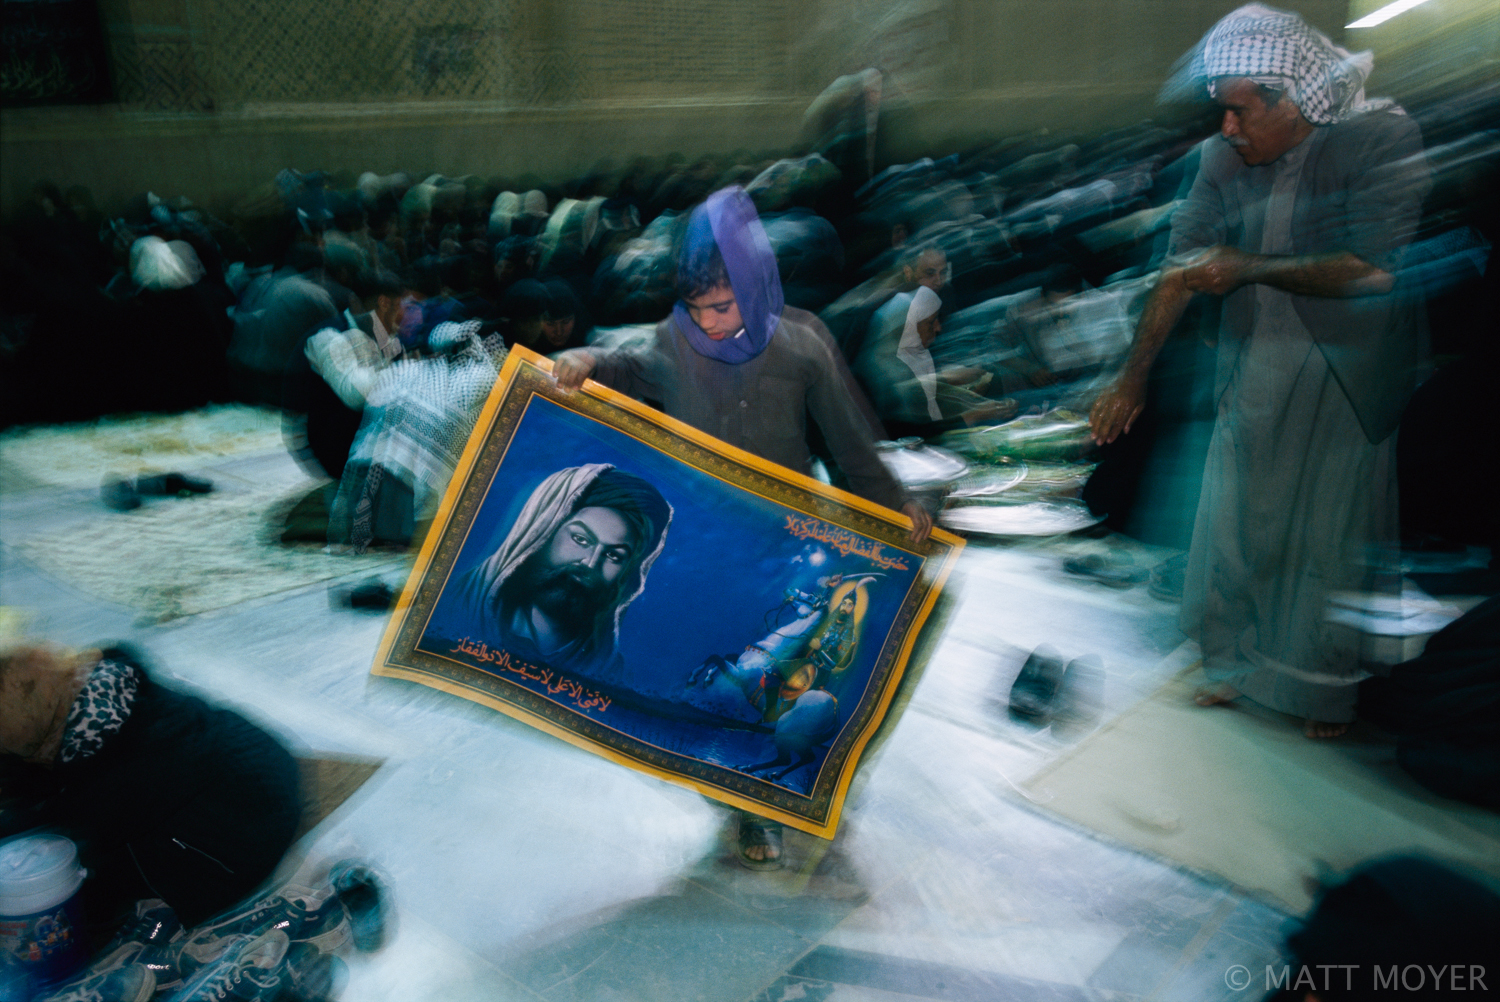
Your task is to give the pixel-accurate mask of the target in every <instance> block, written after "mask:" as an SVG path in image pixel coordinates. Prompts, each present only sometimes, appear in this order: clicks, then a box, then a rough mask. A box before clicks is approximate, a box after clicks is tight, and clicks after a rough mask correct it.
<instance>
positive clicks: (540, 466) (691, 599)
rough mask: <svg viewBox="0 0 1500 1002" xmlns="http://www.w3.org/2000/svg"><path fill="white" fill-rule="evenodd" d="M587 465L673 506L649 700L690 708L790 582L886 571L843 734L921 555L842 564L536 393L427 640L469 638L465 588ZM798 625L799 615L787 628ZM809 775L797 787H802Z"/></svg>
mask: <svg viewBox="0 0 1500 1002" xmlns="http://www.w3.org/2000/svg"><path fill="white" fill-rule="evenodd" d="M585 463H611V464H613V465H614V466H616V467H618V468H619V469H621V470H624V471H626V472H629V473H634V474H636V475H637V476H640V477H642V478H644V479H646V480H647V481H649V482H650V483H652V484H654V485H655V486H656V487H657V489H658V490H660V491H661V493H662V495H663V496H664V497H665V498H666V500H667V502H668V503H669V504H671V506H672V509H673V516H672V524H671V528H670V529H669V531H668V534H667V539H666V545H665V547H664V548H663V550H662V554H661V556H660V557H659V558H658V559H657V561H656V563H655V565H654V566H653V567H652V568H651V571H650V574H649V576H648V577H647V580H646V587H645V590H644V592H642V594H641V596H640V597H639V598H637V599H636V600H635V601H634V602H633V603H632V604H631V605H630V606H629V608H628V609H627V611H626V613H625V615H624V617H623V619H622V621H621V625H620V651H621V653H622V655H623V656H624V659H625V665H626V674H625V680H624V681H625V684H626V686H628V687H629V688H630V689H633V690H635V691H636V692H639V693H642V694H644V695H647V696H661V697H664V698H667V699H677V700H680V699H682V698H683V697H684V693H685V692H686V688H685V687H686V682H687V678H688V675H689V674H690V673H691V672H692V671H693V669H695V668H697V667H698V666H699V665H701V664H702V663H703V661H704V659H705V658H706V657H708V656H709V655H712V654H718V655H722V656H726V657H730V658H732V657H735V656H737V655H738V654H739V653H740V652H741V651H743V650H744V648H745V647H746V645H748V644H752V643H755V642H757V641H759V640H760V639H761V638H763V637H764V636H765V635H766V634H767V633H768V632H769V629H770V626H774V625H776V621H771V623H770V626H768V619H767V616H768V614H774V611H775V610H777V609H778V607H780V606H781V605H782V602H783V596H784V592H785V590H786V589H787V588H789V587H795V588H800V589H803V590H805V591H815V590H816V581H817V579H818V578H820V577H823V576H825V575H828V574H832V573H835V572H843V573H844V574H846V575H849V574H858V573H865V572H876V573H879V574H880V575H881V577H880V579H879V580H878V581H877V582H876V583H875V584H874V585H873V586H872V587H871V589H870V593H869V594H870V605H869V609H868V611H867V614H866V618H865V622H864V631H863V635H862V639H861V643H860V647H859V652H858V655H857V657H856V658H855V660H854V662H853V664H852V665H851V666H850V668H849V669H848V670H847V671H846V672H844V673H843V674H842V675H841V677H840V679H839V685H838V692H837V693H836V694H838V695H840V706H839V723H840V726H842V725H843V724H844V723H845V722H846V721H847V720H848V717H849V714H850V713H851V712H852V711H853V709H854V707H855V706H856V705H857V703H858V701H859V698H860V695H862V694H863V692H864V690H865V688H866V684H867V682H868V678H869V673H870V670H871V668H872V667H873V665H874V663H875V659H876V657H877V656H878V655H879V652H880V648H881V646H882V644H883V643H884V641H885V638H886V635H887V633H888V632H889V629H890V624H891V622H892V620H893V619H894V618H895V616H896V614H897V612H898V611H899V610H900V607H901V603H902V600H903V599H904V598H905V596H906V593H907V591H908V590H909V589H910V587H911V585H912V583H913V581H914V579H915V577H916V574H917V572H918V570H919V569H920V566H921V558H920V557H918V556H915V555H913V554H910V553H906V552H904V551H897V550H891V549H890V548H888V547H887V548H885V550H884V552H885V553H886V555H888V556H892V557H899V558H901V560H902V562H904V563H905V564H906V565H907V569H906V570H904V571H903V570H899V569H886V568H877V567H875V566H874V565H873V564H872V562H871V561H870V560H869V559H868V558H865V557H860V556H854V555H850V556H841V555H840V554H839V553H838V552H837V551H836V550H834V549H832V548H831V547H829V546H827V545H825V544H821V543H817V542H813V541H809V540H802V539H798V538H796V537H795V536H794V535H793V534H792V533H790V532H788V531H787V529H786V520H787V516H788V515H789V514H790V515H796V516H798V517H804V516H802V513H800V512H797V511H796V510H795V509H792V508H787V507H785V506H783V505H780V504H777V503H775V502H773V501H769V500H767V499H765V498H761V497H759V496H757V495H754V494H751V493H750V492H748V491H744V490H741V489H740V488H737V487H733V486H731V485H729V484H726V483H724V482H723V481H721V480H719V479H717V478H715V477H713V476H711V475H709V474H707V473H704V472H701V471H699V470H696V469H694V468H692V467H690V466H688V465H686V464H684V463H682V462H680V461H678V460H676V459H674V458H672V457H671V456H668V455H666V454H664V453H662V452H659V451H658V450H656V449H655V448H652V447H651V446H649V445H646V444H645V443H643V442H640V441H637V440H636V439H633V438H631V437H630V436H628V435H626V434H624V433H623V432H620V431H618V430H616V429H614V428H611V427H609V426H606V425H603V424H600V423H599V422H596V421H594V420H592V419H590V418H588V417H585V416H583V415H581V414H577V413H575V412H573V411H570V410H567V409H566V408H564V407H561V406H559V405H557V404H555V403H553V402H551V401H549V400H546V399H544V398H542V397H536V396H534V397H532V398H531V400H530V402H529V404H528V406H527V410H526V413H525V414H524V416H523V417H522V419H521V421H520V422H519V424H518V426H517V428H516V431H515V435H514V437H513V439H512V442H511V445H510V447H509V449H508V450H507V452H506V454H505V456H504V458H503V459H502V461H501V463H500V467H499V469H498V471H497V473H496V475H495V480H494V483H493V485H492V487H491V488H490V491H489V493H488V495H487V497H486V499H485V501H484V503H483V504H482V505H481V508H480V511H479V512H478V514H477V515H476V516H475V518H474V521H473V523H472V526H471V528H470V531H469V535H468V538H467V539H466V541H465V543H464V545H463V547H462V548H461V550H460V553H459V555H458V558H457V561H456V563H455V564H454V567H453V572H452V574H451V575H450V577H449V579H448V586H447V588H445V590H444V593H443V595H442V596H441V597H440V598H439V599H438V601H437V603H436V605H435V607H434V610H433V615H432V618H431V620H430V621H429V625H428V629H427V631H426V633H427V634H429V635H432V636H434V637H448V638H453V639H458V638H457V637H456V636H455V633H456V630H455V628H454V627H452V626H450V625H449V624H453V623H457V622H460V621H461V619H460V617H459V616H458V613H457V610H458V608H459V602H458V601H457V597H458V588H457V587H456V585H457V583H458V582H459V581H460V580H461V579H462V577H463V575H464V574H465V573H466V572H468V571H469V570H470V569H471V568H473V567H474V566H476V565H477V564H479V563H481V562H482V561H483V560H484V559H485V558H487V557H488V556H489V555H490V554H491V553H492V552H494V550H495V548H496V547H497V546H498V545H499V544H500V542H501V541H502V540H503V539H504V538H505V535H506V533H507V532H509V530H510V527H511V525H512V524H513V523H514V521H515V519H516V517H517V515H518V514H519V512H520V510H521V508H522V506H523V505H524V504H525V503H526V500H527V498H528V497H529V496H530V495H531V492H532V491H533V490H534V489H535V488H536V486H537V485H538V484H540V483H541V482H542V481H543V480H544V479H545V478H546V477H548V476H549V475H551V474H552V473H555V472H556V471H557V470H559V469H562V468H564V467H570V466H578V465H582V464H585ZM794 618H795V613H794V612H793V611H792V610H791V609H790V608H787V609H785V610H783V611H782V612H781V616H780V620H779V623H780V624H781V625H785V624H786V623H788V622H790V621H791V620H792V619H794ZM476 639H480V638H476ZM615 716H616V717H618V714H616V715H615ZM615 723H616V725H617V726H618V724H619V723H620V721H618V720H616V721H615ZM642 727H645V730H647V731H653V732H654V731H655V730H656V728H655V727H654V726H651V725H650V722H649V721H638V722H637V725H636V726H628V727H624V728H623V729H624V730H626V731H627V732H629V733H633V734H635V736H637V737H640V738H642V739H643V740H648V741H652V742H653V743H657V742H658V740H659V739H661V738H663V737H664V736H663V735H660V734H648V733H641V728H642ZM680 737H681V736H679V739H678V740H674V741H669V742H667V744H668V746H673V745H675V746H677V748H678V750H681V751H683V752H685V753H687V754H692V755H694V756H695V757H700V758H704V759H706V760H708V761H715V762H719V763H720V764H729V765H738V764H748V763H749V762H751V761H755V760H756V759H763V758H768V757H770V755H774V749H773V748H772V744H771V741H770V738H769V736H767V735H763V734H753V733H748V732H725V733H723V734H716V735H715V736H714V744H715V745H716V747H713V748H710V747H706V746H700V745H701V742H700V741H698V740H696V739H695V740H690V741H689V742H688V744H690V745H693V746H694V747H684V746H683V745H682V741H681V740H680ZM768 750H769V753H770V754H766V752H767V751H768ZM821 758H822V756H821V755H820V756H819V761H820V762H821ZM814 771H815V770H814ZM809 778H810V776H803V777H801V779H802V780H803V782H793V783H791V784H790V785H792V786H797V787H803V786H804V785H805V781H806V780H807V779H809Z"/></svg>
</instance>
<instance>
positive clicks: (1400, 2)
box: [1344, 0, 1427, 28]
mask: <svg viewBox="0 0 1500 1002" xmlns="http://www.w3.org/2000/svg"><path fill="white" fill-rule="evenodd" d="M1426 2H1427V0H1396V2H1395V3H1388V4H1386V5H1385V6H1384V7H1382V8H1380V9H1379V10H1377V11H1376V12H1375V13H1373V14H1366V15H1365V16H1364V17H1362V18H1360V19H1359V20H1358V21H1355V22H1354V23H1353V24H1346V25H1344V27H1346V28H1373V27H1375V26H1376V25H1377V24H1381V23H1383V22H1385V21H1389V20H1390V19H1391V18H1393V17H1395V16H1396V15H1397V14H1405V13H1406V12H1407V11H1409V10H1411V9H1412V8H1413V7H1415V6H1417V5H1418V4H1423V3H1426Z"/></svg>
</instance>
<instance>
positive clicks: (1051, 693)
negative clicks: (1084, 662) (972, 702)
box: [1009, 644, 1066, 727]
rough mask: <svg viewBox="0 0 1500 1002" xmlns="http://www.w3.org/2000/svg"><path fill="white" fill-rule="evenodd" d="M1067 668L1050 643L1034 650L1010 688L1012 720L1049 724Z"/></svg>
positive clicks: (1040, 724) (1038, 724)
mask: <svg viewBox="0 0 1500 1002" xmlns="http://www.w3.org/2000/svg"><path fill="white" fill-rule="evenodd" d="M1065 670H1066V665H1064V663H1063V660H1062V656H1061V655H1060V654H1058V653H1057V651H1056V650H1054V649H1053V648H1052V647H1050V646H1048V645H1047V644H1042V645H1041V646H1040V647H1038V648H1037V649H1036V650H1034V651H1032V652H1031V656H1030V657H1028V658H1027V659H1026V664H1025V665H1023V666H1022V668H1021V674H1019V675H1017V676H1016V681H1015V683H1014V684H1013V685H1011V687H1010V707H1009V709H1010V717H1011V719H1012V720H1015V721H1018V722H1020V723H1026V724H1035V725H1037V726H1038V727H1040V726H1042V725H1044V724H1046V723H1048V722H1049V721H1050V720H1051V719H1052V713H1053V710H1054V709H1055V708H1056V702H1057V689H1058V686H1059V684H1061V682H1062V677H1063V672H1064V671H1065Z"/></svg>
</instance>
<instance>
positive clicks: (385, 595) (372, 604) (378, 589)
mask: <svg viewBox="0 0 1500 1002" xmlns="http://www.w3.org/2000/svg"><path fill="white" fill-rule="evenodd" d="M395 604H396V592H395V591H394V590H393V589H392V588H391V586H390V585H388V584H386V583H385V582H384V581H382V580H380V579H379V578H371V579H370V580H368V581H363V582H361V583H360V584H358V585H356V586H355V587H354V588H353V589H352V590H351V591H350V592H349V606H350V608H353V609H379V610H380V611H382V612H384V611H385V610H386V609H389V608H390V607H391V606H393V605H395Z"/></svg>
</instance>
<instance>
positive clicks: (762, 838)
mask: <svg viewBox="0 0 1500 1002" xmlns="http://www.w3.org/2000/svg"><path fill="white" fill-rule="evenodd" d="M739 841H740V844H739V849H738V850H737V851H736V853H735V858H737V859H738V860H739V861H740V865H741V866H743V867H744V868H745V869H747V870H779V869H781V868H782V867H783V866H785V865H786V850H785V849H784V848H783V847H782V843H781V822H779V821H768V820H766V819H765V818H758V817H756V816H755V815H753V814H741V815H740V837H739ZM756 846H766V847H768V848H771V849H774V850H776V858H775V859H751V858H750V857H749V856H747V855H745V851H746V850H747V849H751V848H754V847H756Z"/></svg>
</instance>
